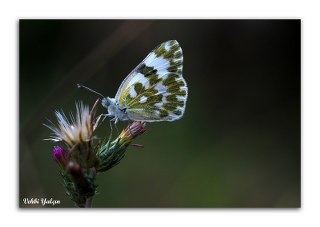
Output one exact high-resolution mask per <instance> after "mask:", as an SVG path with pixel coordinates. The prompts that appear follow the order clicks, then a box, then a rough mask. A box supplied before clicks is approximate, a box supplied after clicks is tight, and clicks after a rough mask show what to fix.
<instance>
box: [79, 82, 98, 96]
mask: <svg viewBox="0 0 320 227" xmlns="http://www.w3.org/2000/svg"><path fill="white" fill-rule="evenodd" d="M77 87H78V88H81V89H85V90H87V91H90V92H92V93H95V94H97V95H100V96H101V97H102V98H104V96H103V95H102V94H100V93H99V92H96V91H94V90H92V89H90V88H88V87H86V86H84V85H82V84H77Z"/></svg>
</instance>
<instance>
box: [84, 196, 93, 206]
mask: <svg viewBox="0 0 320 227" xmlns="http://www.w3.org/2000/svg"><path fill="white" fill-rule="evenodd" d="M92 199H93V196H91V197H89V198H87V200H86V204H85V205H84V207H85V208H92Z"/></svg>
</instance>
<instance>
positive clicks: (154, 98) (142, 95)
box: [116, 40, 188, 121]
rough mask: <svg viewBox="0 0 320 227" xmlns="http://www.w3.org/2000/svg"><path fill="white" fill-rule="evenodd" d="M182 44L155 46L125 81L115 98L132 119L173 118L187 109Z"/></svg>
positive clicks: (168, 119)
mask: <svg viewBox="0 0 320 227" xmlns="http://www.w3.org/2000/svg"><path fill="white" fill-rule="evenodd" d="M182 64H183V55H182V49H181V47H180V45H179V43H178V42H177V41H175V40H171V41H167V42H164V43H162V44H160V45H159V46H158V47H156V48H155V49H154V50H153V51H152V52H151V53H150V54H149V55H148V56H147V57H146V58H145V59H144V60H143V61H142V62H141V63H140V64H139V65H138V66H137V67H136V68H135V69H134V70H133V71H132V72H131V73H130V74H129V75H128V76H127V78H126V79H125V80H124V81H123V82H122V84H121V86H120V88H119V90H118V92H117V95H116V101H117V102H118V103H119V105H120V107H121V108H126V111H127V114H128V117H129V118H130V119H131V120H142V121H173V120H177V119H179V118H181V117H182V116H183V113H184V111H185V106H186V100H187V95H188V88H187V85H186V82H185V80H184V78H183V77H182Z"/></svg>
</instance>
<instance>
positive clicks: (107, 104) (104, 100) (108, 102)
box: [101, 98, 111, 108]
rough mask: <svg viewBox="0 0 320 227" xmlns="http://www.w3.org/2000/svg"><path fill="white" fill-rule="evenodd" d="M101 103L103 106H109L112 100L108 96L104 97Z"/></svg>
mask: <svg viewBox="0 0 320 227" xmlns="http://www.w3.org/2000/svg"><path fill="white" fill-rule="evenodd" d="M101 104H102V106H103V107H105V108H108V106H110V104H111V102H110V100H109V99H108V98H103V99H102V100H101Z"/></svg>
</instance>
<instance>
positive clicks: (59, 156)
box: [52, 146, 67, 169]
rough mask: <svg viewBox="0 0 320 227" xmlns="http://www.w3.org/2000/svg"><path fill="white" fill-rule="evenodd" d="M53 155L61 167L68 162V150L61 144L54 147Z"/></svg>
mask: <svg viewBox="0 0 320 227" xmlns="http://www.w3.org/2000/svg"><path fill="white" fill-rule="evenodd" d="M52 156H53V159H54V161H55V162H57V163H58V164H59V165H60V167H61V168H63V169H64V168H65V166H66V163H67V153H66V151H65V150H64V149H63V148H62V147H59V146H54V147H53V152H52Z"/></svg>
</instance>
